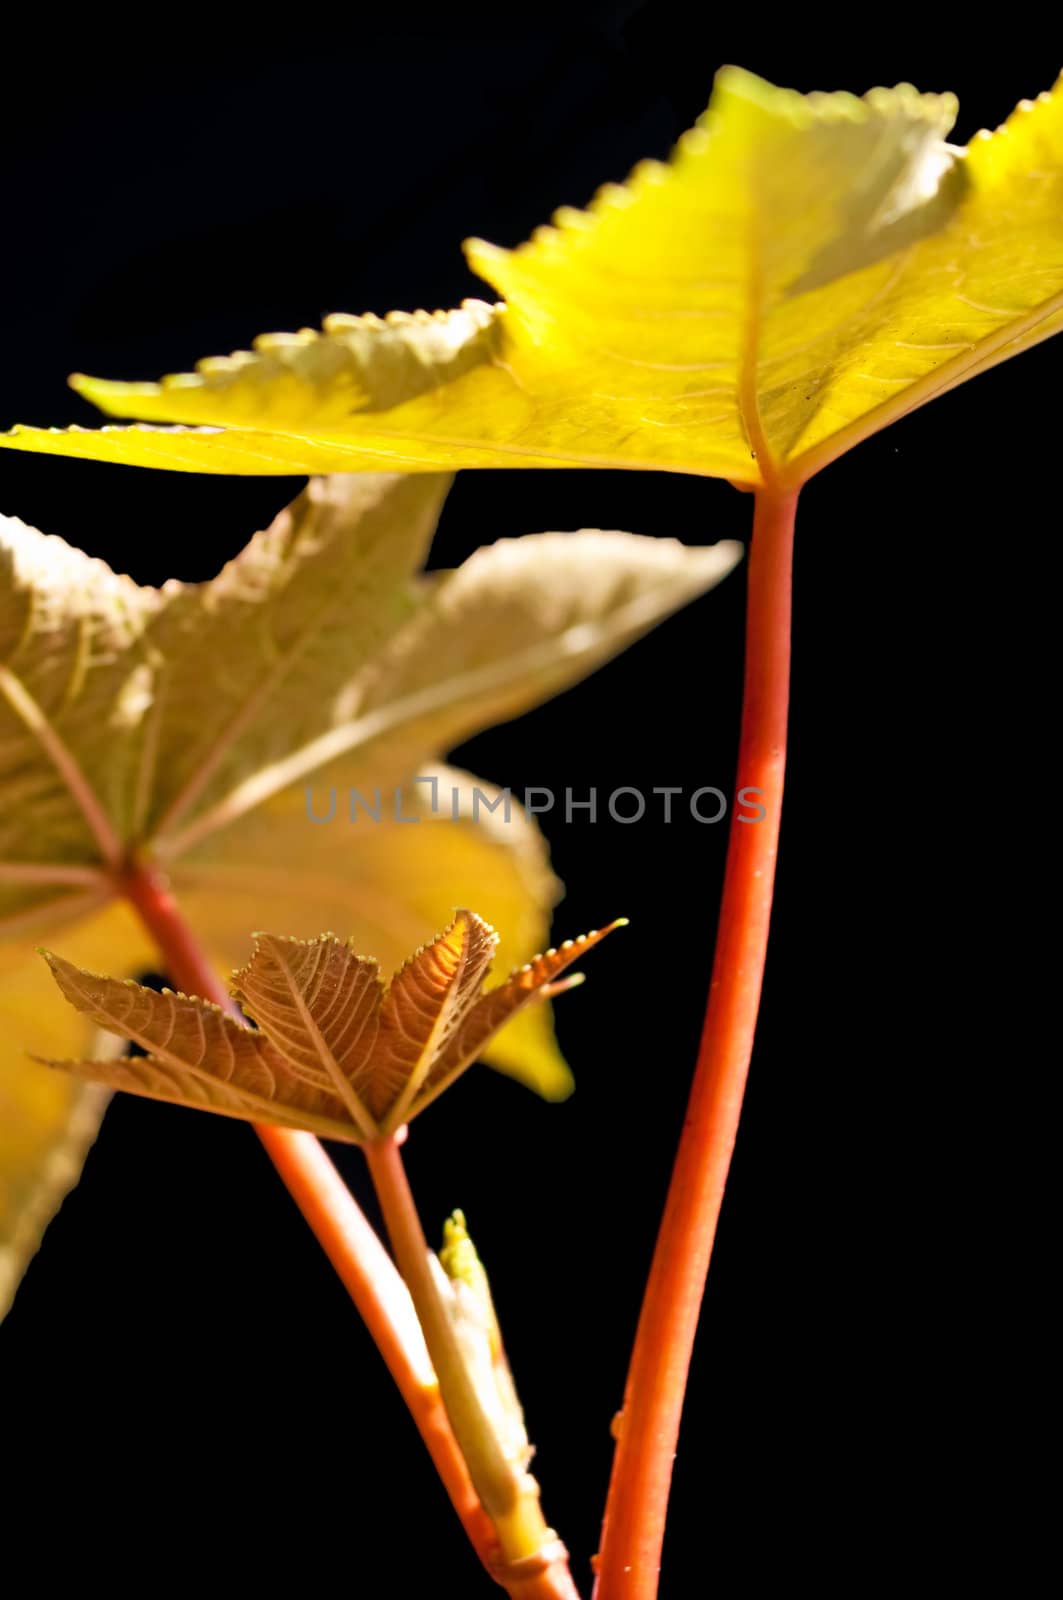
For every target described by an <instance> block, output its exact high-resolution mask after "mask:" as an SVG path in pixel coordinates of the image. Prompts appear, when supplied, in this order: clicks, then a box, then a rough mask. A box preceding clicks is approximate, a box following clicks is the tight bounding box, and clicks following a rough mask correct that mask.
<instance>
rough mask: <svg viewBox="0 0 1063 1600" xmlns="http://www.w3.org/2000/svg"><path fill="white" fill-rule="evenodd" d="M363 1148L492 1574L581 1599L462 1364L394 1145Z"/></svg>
mask: <svg viewBox="0 0 1063 1600" xmlns="http://www.w3.org/2000/svg"><path fill="white" fill-rule="evenodd" d="M363 1148H364V1150H365V1155H366V1159H367V1161H368V1163H369V1171H370V1174H371V1176H372V1179H373V1184H374V1186H375V1188H376V1192H377V1198H378V1199H379V1201H380V1209H381V1211H382V1212H383V1214H384V1221H385V1223H386V1224H387V1230H388V1236H389V1238H390V1239H391V1246H392V1249H393V1250H394V1252H395V1259H396V1260H397V1261H398V1264H399V1270H400V1272H401V1273H402V1276H403V1277H404V1279H405V1280H406V1285H407V1287H408V1289H409V1291H410V1294H411V1296H412V1298H413V1303H414V1305H415V1306H416V1308H417V1315H418V1317H419V1318H420V1322H421V1327H422V1329H423V1330H424V1336H425V1342H426V1343H427V1345H428V1350H429V1353H430V1355H431V1357H432V1362H433V1365H434V1367H435V1370H436V1372H437V1374H438V1376H439V1387H440V1391H441V1393H442V1396H443V1403H444V1405H445V1406H446V1409H447V1415H448V1416H449V1418H450V1423H451V1427H452V1428H453V1430H454V1436H455V1438H456V1439H457V1441H458V1445H459V1447H460V1449H461V1452H462V1455H463V1456H464V1458H465V1460H466V1462H467V1463H468V1467H469V1474H470V1476H471V1478H472V1482H473V1485H474V1487H475V1489H476V1492H477V1494H478V1496H479V1499H480V1503H481V1505H482V1506H483V1508H484V1510H485V1511H486V1512H487V1514H488V1516H489V1517H490V1518H491V1521H492V1522H493V1524H494V1527H495V1530H496V1532H497V1534H498V1542H499V1558H498V1560H497V1561H496V1562H495V1563H494V1564H493V1565H492V1567H491V1570H492V1572H493V1574H494V1576H495V1578H496V1580H497V1581H498V1582H499V1583H500V1584H501V1585H502V1586H503V1588H505V1589H506V1591H507V1592H508V1593H509V1594H510V1595H511V1596H512V1597H514V1600H517V1597H519V1600H579V1597H578V1595H577V1592H576V1589H575V1586H574V1585H573V1582H572V1577H571V1574H570V1572H569V1569H568V1556H567V1553H566V1551H565V1547H564V1545H563V1544H561V1542H560V1541H559V1539H558V1537H557V1535H556V1534H555V1533H554V1532H553V1530H552V1529H550V1528H548V1527H547V1526H546V1522H545V1520H544V1518H543V1514H542V1510H541V1507H540V1505H539V1486H538V1484H537V1483H536V1482H535V1479H534V1478H532V1477H531V1476H530V1474H528V1473H527V1472H525V1471H524V1470H523V1468H522V1467H521V1466H520V1465H519V1464H518V1463H516V1462H513V1461H510V1460H509V1459H507V1457H506V1455H505V1453H504V1452H503V1450H502V1446H501V1444H500V1442H499V1439H498V1437H497V1435H496V1433H495V1431H494V1429H493V1427H492V1425H491V1422H490V1419H489V1417H488V1416H487V1413H486V1412H485V1411H484V1408H483V1405H482V1403H481V1400H480V1396H479V1395H478V1393H477V1391H476V1387H475V1384H474V1383H473V1380H472V1376H471V1373H470V1372H469V1369H468V1367H467V1366H466V1363H465V1358H464V1356H463V1354H462V1351H461V1347H460V1345H459V1343H458V1338H457V1334H456V1332H455V1329H454V1325H453V1323H452V1321H451V1316H450V1311H449V1309H448V1307H447V1305H446V1302H445V1300H444V1298H443V1295H442V1293H441V1292H440V1286H439V1280H438V1278H437V1276H436V1274H435V1272H434V1270H433V1267H432V1260H431V1251H430V1250H429V1248H428V1244H427V1241H426V1240H425V1236H424V1230H423V1229H422V1227H421V1221H420V1218H419V1216H418V1215H417V1207H416V1204H415V1202H414V1198H413V1194H412V1192H411V1190H410V1185H409V1181H408V1179H407V1177H406V1170H405V1167H404V1166H403V1161H402V1151H401V1149H400V1145H399V1140H398V1139H397V1138H395V1137H394V1136H387V1137H385V1138H382V1139H377V1140H374V1141H372V1142H371V1143H367V1144H366V1145H365V1146H364V1147H363Z"/></svg>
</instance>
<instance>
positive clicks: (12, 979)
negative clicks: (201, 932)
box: [0, 905, 151, 1317]
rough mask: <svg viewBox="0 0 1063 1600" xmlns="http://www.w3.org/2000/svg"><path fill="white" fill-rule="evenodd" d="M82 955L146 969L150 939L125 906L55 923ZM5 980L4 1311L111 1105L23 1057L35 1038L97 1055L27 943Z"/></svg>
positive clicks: (96, 1091)
mask: <svg viewBox="0 0 1063 1600" xmlns="http://www.w3.org/2000/svg"><path fill="white" fill-rule="evenodd" d="M50 931H51V932H52V933H58V934H59V936H60V937H61V938H62V941H63V945H64V947H65V948H66V949H67V950H68V951H70V953H71V955H72V956H73V958H74V959H75V960H76V961H89V960H98V959H103V960H107V961H113V962H114V963H115V965H116V967H119V968H129V967H136V966H140V967H146V966H148V965H150V955H149V952H150V949H151V946H150V943H149V941H148V939H147V937H146V935H145V934H144V933H143V932H142V931H141V929H140V928H139V926H138V924H137V923H136V921H135V919H134V917H133V915H132V913H131V912H130V911H129V910H128V909H127V908H126V907H125V906H124V905H114V906H111V907H110V908H109V909H108V910H107V911H105V912H103V913H102V914H100V915H97V916H95V917H91V918H90V919H89V920H88V921H84V922H82V923H80V924H77V923H74V924H65V925H64V923H63V922H62V920H61V919H59V920H57V921H53V923H52V924H51V928H50ZM3 953H4V956H5V957H6V961H5V966H4V972H3V977H2V979H0V1317H2V1316H3V1314H4V1312H5V1311H6V1310H7V1307H8V1305H9V1304H10V1301H11V1298H12V1296H13V1295H14V1293H15V1290H16V1288H17V1287H18V1282H19V1278H20V1277H21V1275H22V1271H23V1268H24V1267H25V1265H26V1262H27V1261H28V1260H29V1258H30V1257H31V1256H32V1255H33V1253H34V1251H35V1250H36V1249H37V1246H38V1245H39V1243H40V1239H41V1235H42V1233H43V1232H44V1229H45V1228H46V1226H47V1225H48V1223H49V1221H50V1220H51V1218H52V1215H53V1213H54V1212H55V1210H56V1208H57V1207H58V1205H59V1203H60V1201H61V1200H62V1198H63V1196H64V1195H65V1194H66V1192H67V1190H68V1189H70V1188H71V1187H72V1185H74V1184H75V1183H76V1182H77V1180H78V1177H79V1175H80V1172H81V1163H82V1161H83V1160H84V1158H85V1152H86V1151H87V1150H88V1148H89V1146H90V1145H91V1143H92V1141H93V1139H94V1138H95V1136H96V1129H97V1126H98V1124H99V1120H100V1117H101V1115H102V1113H103V1108H104V1105H105V1104H106V1098H107V1097H106V1093H105V1092H104V1091H103V1090H102V1089H100V1088H98V1087H97V1086H95V1085H92V1084H85V1083H80V1082H77V1081H75V1080H72V1079H70V1078H66V1077H62V1076H60V1075H59V1074H53V1073H47V1072H42V1071H41V1070H40V1068H39V1067H35V1066H34V1065H33V1064H32V1063H30V1062H28V1061H27V1060H26V1058H25V1054H24V1052H25V1048H26V1046H27V1045H29V1044H32V1045H33V1046H34V1047H35V1048H36V1049H39V1050H40V1051H41V1052H43V1053H45V1054H47V1055H49V1056H64V1055H73V1054H82V1053H84V1052H85V1051H86V1050H89V1049H92V1050H96V1051H99V1050H101V1049H102V1047H103V1045H102V1041H100V1042H96V1041H94V1039H93V1036H92V1034H93V1030H92V1029H91V1028H90V1027H89V1026H88V1025H87V1024H86V1022H85V1021H84V1019H83V1018H81V1017H78V1016H75V1015H74V1014H73V1013H72V1012H71V1011H69V1010H67V1008H66V1007H65V1006H57V1005H56V1004H55V990H54V987H53V985H52V982H51V979H50V978H49V976H48V972H47V969H46V968H45V967H44V966H43V965H42V963H41V961H40V959H39V958H38V956H36V955H35V954H34V953H33V951H32V950H31V949H29V948H22V947H19V948H16V947H14V946H7V947H5V948H4V951H3Z"/></svg>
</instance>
